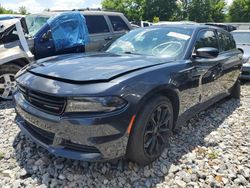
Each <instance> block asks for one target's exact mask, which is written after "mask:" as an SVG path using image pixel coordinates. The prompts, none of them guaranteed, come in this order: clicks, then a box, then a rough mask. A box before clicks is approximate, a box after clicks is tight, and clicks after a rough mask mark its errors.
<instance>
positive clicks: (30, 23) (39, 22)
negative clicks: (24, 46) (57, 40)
mask: <svg viewBox="0 0 250 188" xmlns="http://www.w3.org/2000/svg"><path fill="white" fill-rule="evenodd" d="M49 18H50V17H48V16H43V15H36V14H34V15H32V14H31V15H28V16H26V18H25V20H26V24H27V27H28V30H29V34H30V35H31V36H34V35H35V34H36V33H37V32H38V31H39V30H40V29H41V28H42V27H43V26H44V25H45V24H46V23H47V21H48V20H49Z"/></svg>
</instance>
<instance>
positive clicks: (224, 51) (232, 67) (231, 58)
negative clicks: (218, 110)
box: [217, 30, 242, 92]
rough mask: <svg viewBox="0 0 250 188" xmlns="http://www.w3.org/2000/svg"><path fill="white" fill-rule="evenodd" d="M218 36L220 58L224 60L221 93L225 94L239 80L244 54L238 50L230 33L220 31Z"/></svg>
mask: <svg viewBox="0 0 250 188" xmlns="http://www.w3.org/2000/svg"><path fill="white" fill-rule="evenodd" d="M217 35H218V40H219V46H220V55H219V56H220V59H221V60H222V69H221V79H220V85H221V92H223V91H224V92H225V91H228V90H229V89H231V88H232V87H233V85H234V83H235V81H236V80H237V79H238V76H239V74H240V69H241V66H242V54H241V53H240V51H239V50H238V49H237V48H236V43H235V41H234V39H233V36H232V35H231V34H230V33H228V32H225V31H223V30H218V31H217Z"/></svg>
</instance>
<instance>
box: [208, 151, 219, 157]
mask: <svg viewBox="0 0 250 188" xmlns="http://www.w3.org/2000/svg"><path fill="white" fill-rule="evenodd" d="M218 157H219V155H218V153H217V152H216V151H212V152H211V153H209V154H208V159H218Z"/></svg>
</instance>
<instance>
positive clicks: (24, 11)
mask: <svg viewBox="0 0 250 188" xmlns="http://www.w3.org/2000/svg"><path fill="white" fill-rule="evenodd" d="M19 13H20V14H22V15H26V14H28V11H27V9H26V7H25V6H21V7H19Z"/></svg>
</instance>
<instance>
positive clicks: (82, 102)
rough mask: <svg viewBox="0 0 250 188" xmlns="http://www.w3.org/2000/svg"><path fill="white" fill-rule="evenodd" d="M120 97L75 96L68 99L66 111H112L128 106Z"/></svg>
mask: <svg viewBox="0 0 250 188" xmlns="http://www.w3.org/2000/svg"><path fill="white" fill-rule="evenodd" d="M126 104H127V102H126V101H125V100H124V99H122V98H120V97H115V96H113V97H74V98H72V99H69V100H68V103H67V107H66V112H86V113H91V112H112V111H115V110H118V109H121V108H123V107H124V106H126Z"/></svg>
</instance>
